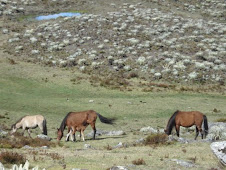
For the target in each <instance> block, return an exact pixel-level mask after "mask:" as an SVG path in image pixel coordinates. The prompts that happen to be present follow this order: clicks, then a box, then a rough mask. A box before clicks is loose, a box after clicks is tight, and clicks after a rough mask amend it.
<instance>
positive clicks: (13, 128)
mask: <svg viewBox="0 0 226 170" xmlns="http://www.w3.org/2000/svg"><path fill="white" fill-rule="evenodd" d="M16 130H17V128H16V125H15V124H14V125H12V126H11V132H10V133H11V134H13V133H15V132H16Z"/></svg>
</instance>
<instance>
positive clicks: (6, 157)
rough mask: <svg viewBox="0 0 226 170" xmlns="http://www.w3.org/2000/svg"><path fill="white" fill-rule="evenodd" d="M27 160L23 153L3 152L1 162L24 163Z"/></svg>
mask: <svg viewBox="0 0 226 170" xmlns="http://www.w3.org/2000/svg"><path fill="white" fill-rule="evenodd" d="M25 161H26V159H25V157H24V156H23V155H20V154H18V153H16V152H1V153H0V162H1V163H3V164H24V163H25Z"/></svg>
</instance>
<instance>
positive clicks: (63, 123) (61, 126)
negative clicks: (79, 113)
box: [60, 112, 72, 132]
mask: <svg viewBox="0 0 226 170" xmlns="http://www.w3.org/2000/svg"><path fill="white" fill-rule="evenodd" d="M71 113H72V112H69V113H68V114H67V115H66V116H65V118H64V119H63V121H62V122H61V125H60V130H61V132H63V131H64V129H65V127H66V124H65V122H66V120H67V118H68V116H69V115H70V114H71Z"/></svg>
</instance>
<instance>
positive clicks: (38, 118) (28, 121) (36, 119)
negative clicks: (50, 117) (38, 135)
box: [11, 115, 47, 137]
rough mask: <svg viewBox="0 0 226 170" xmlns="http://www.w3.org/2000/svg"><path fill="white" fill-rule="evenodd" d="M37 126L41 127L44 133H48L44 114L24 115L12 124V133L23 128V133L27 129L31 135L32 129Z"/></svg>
mask: <svg viewBox="0 0 226 170" xmlns="http://www.w3.org/2000/svg"><path fill="white" fill-rule="evenodd" d="M36 127H39V128H40V129H41V131H42V133H43V134H44V135H47V126H46V119H45V118H44V117H43V116H42V115H34V116H24V117H22V118H20V119H19V120H18V121H17V122H16V123H14V124H13V125H12V126H11V129H12V130H11V134H12V133H15V132H16V131H17V129H20V128H22V129H23V134H24V132H25V130H27V132H28V134H29V136H30V137H31V135H30V133H31V132H30V129H34V128H36Z"/></svg>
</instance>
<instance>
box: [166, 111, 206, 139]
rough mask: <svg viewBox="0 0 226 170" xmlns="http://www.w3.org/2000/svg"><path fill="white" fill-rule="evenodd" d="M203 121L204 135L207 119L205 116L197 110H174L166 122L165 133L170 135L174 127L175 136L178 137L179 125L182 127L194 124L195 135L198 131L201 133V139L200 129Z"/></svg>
mask: <svg viewBox="0 0 226 170" xmlns="http://www.w3.org/2000/svg"><path fill="white" fill-rule="evenodd" d="M203 122H204V129H205V130H204V136H205V137H206V136H207V134H208V121H207V117H206V116H205V115H204V114H202V113H201V112H198V111H191V112H184V111H176V112H175V113H174V114H173V115H172V116H171V118H170V119H169V121H168V124H167V126H166V129H165V133H166V134H167V135H170V134H171V132H172V129H173V127H174V126H175V127H176V132H177V136H178V137H179V132H180V126H183V127H191V126H193V125H196V136H195V140H196V138H197V136H198V135H199V132H200V133H201V135H202V139H203V131H202V123H203Z"/></svg>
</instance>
